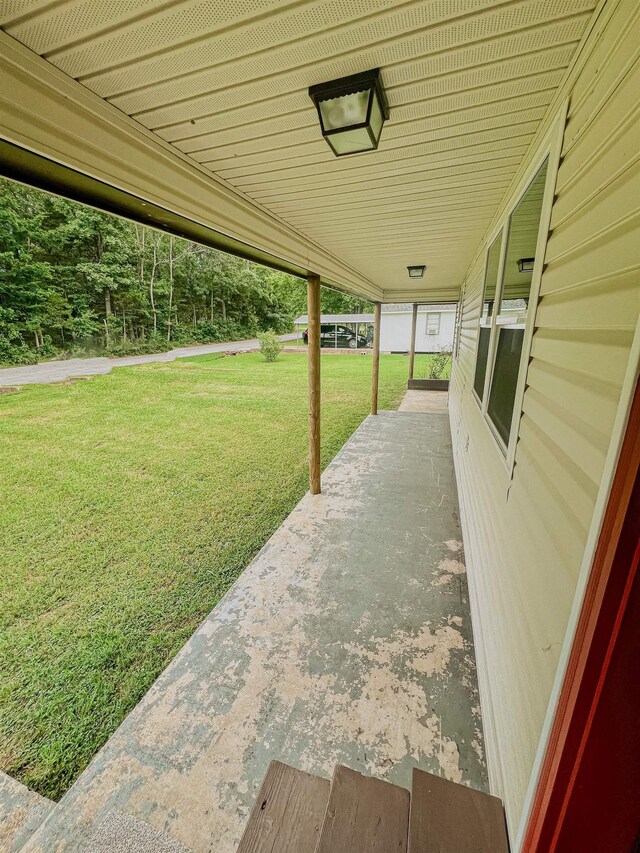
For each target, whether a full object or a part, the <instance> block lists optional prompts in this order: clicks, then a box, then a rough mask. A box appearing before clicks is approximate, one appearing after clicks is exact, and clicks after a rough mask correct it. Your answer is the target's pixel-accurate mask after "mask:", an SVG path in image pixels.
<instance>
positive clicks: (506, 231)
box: [471, 218, 509, 417]
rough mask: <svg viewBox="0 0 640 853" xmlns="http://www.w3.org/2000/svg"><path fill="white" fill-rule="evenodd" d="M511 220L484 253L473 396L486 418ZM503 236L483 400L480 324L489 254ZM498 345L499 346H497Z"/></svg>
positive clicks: (498, 230)
mask: <svg viewBox="0 0 640 853" xmlns="http://www.w3.org/2000/svg"><path fill="white" fill-rule="evenodd" d="M508 224H509V218H507V222H506V223H505V221H504V220H503V219H501V220H500V223H499V224H498V225H497V226H496V228H495V230H494V231H492V232H491V237H490V239H489V240H488V241H487V250H486V252H485V253H484V268H483V269H484V275H483V277H482V292H481V294H480V315H479V317H478V325H477V335H476V347H475V353H474V358H473V378H472V382H471V394H472V396H473V397H474V399H475V401H476V403H477V404H478V405H479V406H480V410H481V412H482V414H483V416H484V417H486V411H487V404H488V402H489V379H490V374H491V373H492V372H493V371H492V370H491V371H490V368H491V365H492V363H493V356H494V352H493V344H494V339H495V340H496V341H497V337H498V336H497V335H496V334H495V332H494V329H495V326H496V317H497V312H496V310H495V306H496V305H498V304H499V303H498V300H499V299H501V298H502V271H503V269H504V262H505V258H506V254H507V248H506V247H507V241H508V239H509V228H508ZM500 234H502V243H501V244H500V257H499V258H498V272H497V275H496V292H495V296H494V300H493V304H494V310H493V312H492V314H491V325H490V326H489V350H488V352H487V364H486V367H485V373H484V388H483V395H482V399H480V397H479V396H478V393H477V391H476V389H475V378H476V366H477V364H478V353H479V350H480V322H481V321H482V312H483V310H484V302H485V299H484V296H485V291H486V287H487V267H488V266H489V252H490V251H491V247H492V246H493V244H494V243H495V241H496V240H497V239H498V237H499V236H500ZM496 345H497V344H496Z"/></svg>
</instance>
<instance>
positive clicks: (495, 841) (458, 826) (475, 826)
mask: <svg viewBox="0 0 640 853" xmlns="http://www.w3.org/2000/svg"><path fill="white" fill-rule="evenodd" d="M508 850H509V843H508V841H507V830H506V824H505V819H504V812H503V809H502V801H501V800H499V799H498V798H497V797H492V796H491V795H490V794H483V793H482V792H481V791H475V790H474V789H473V788H467V786H466V785H458V784H456V783H455V782H449V781H448V780H447V779H442V778H441V777H440V776H434V775H433V774H432V773H424V772H423V771H422V770H415V769H414V771H413V786H412V791H411V813H410V818H409V853H508Z"/></svg>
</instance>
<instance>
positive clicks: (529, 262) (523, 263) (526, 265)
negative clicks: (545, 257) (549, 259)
mask: <svg viewBox="0 0 640 853" xmlns="http://www.w3.org/2000/svg"><path fill="white" fill-rule="evenodd" d="M535 260H536V259H535V258H520V260H519V261H518V269H519V270H520V272H533V265H534V263H535Z"/></svg>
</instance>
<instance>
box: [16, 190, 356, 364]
mask: <svg viewBox="0 0 640 853" xmlns="http://www.w3.org/2000/svg"><path fill="white" fill-rule="evenodd" d="M321 310H322V312H323V313H327V314H338V313H362V312H370V311H371V310H372V306H371V304H370V303H368V302H365V301H363V300H358V299H356V298H352V297H350V296H347V295H345V294H342V293H340V292H338V291H335V290H331V289H328V288H324V287H323V289H322V301H321ZM305 312H306V287H305V285H304V282H303V281H301V280H300V279H298V278H295V277H293V276H290V275H287V274H286V273H282V272H276V271H273V270H269V269H267V268H266V267H263V266H260V265H259V264H255V263H252V262H250V261H245V260H243V259H241V258H236V257H234V256H232V255H227V254H225V253H223V252H219V251H216V250H215V249H210V248H207V247H204V246H201V245H198V244H196V243H191V242H188V241H187V240H183V239H181V238H178V237H173V236H171V235H169V234H165V233H163V232H160V231H155V230H153V229H151V228H147V227H145V226H144V225H138V224H135V223H133V222H129V221H127V220H124V219H119V218H118V217H115V216H111V215H109V214H105V213H101V212H100V211H97V210H94V209H93V208H90V207H85V206H84V205H81V204H77V203H75V202H70V201H67V200H66V199H62V198H59V197H57V196H52V195H49V194H47V193H44V192H41V191H39V190H33V189H29V188H27V187H24V186H22V185H20V184H16V183H13V182H11V181H7V180H4V179H1V178H0V364H34V363H36V362H38V361H40V360H43V359H47V358H68V357H77V356H86V355H128V354H136V353H151V352H162V351H165V350H169V349H172V348H173V347H175V346H183V345H186V344H191V343H209V342H214V341H232V340H242V339H244V338H252V337H255V336H256V335H257V334H258V333H259V332H260V331H264V330H266V329H272V330H273V331H274V332H276V333H279V334H283V333H285V332H289V331H291V330H292V329H293V320H294V318H295V317H297V316H299V315H300V314H304V313H305Z"/></svg>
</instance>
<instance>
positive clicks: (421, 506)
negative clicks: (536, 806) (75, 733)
mask: <svg viewBox="0 0 640 853" xmlns="http://www.w3.org/2000/svg"><path fill="white" fill-rule="evenodd" d="M482 750H483V743H482V727H481V719H480V708H479V699H478V692H477V684H476V671H475V663H474V652H473V638H472V630H471V620H470V615H469V605H468V596H467V584H466V578H465V565H464V556H463V548H462V542H461V533H460V524H459V519H458V502H457V495H456V487H455V479H454V472H453V462H452V452H451V439H450V433H449V423H448V418H446V417H442V415H441V414H413V413H402V412H385V413H381V414H380V415H378V416H377V417H370V418H368V419H367V420H366V421H365V422H364V423H363V424H362V425H361V427H360V428H359V429H358V430H357V431H356V432H355V433H354V435H353V436H352V438H351V439H350V440H349V442H348V443H347V444H346V445H345V447H344V448H343V449H342V451H341V452H340V454H339V455H338V456H337V457H336V459H335V460H334V461H333V462H332V463H331V465H330V466H329V467H328V469H327V471H326V472H325V473H324V475H323V493H322V494H321V495H318V496H314V497H312V496H311V495H307V496H306V497H305V498H304V499H303V500H302V501H301V502H300V504H299V505H298V506H297V507H296V509H295V510H294V511H293V512H292V513H291V515H290V516H289V517H288V518H287V520H286V521H285V522H284V524H283V525H282V526H281V527H280V529H279V530H278V531H277V532H276V533H275V534H274V536H273V537H272V538H271V539H270V540H269V542H268V543H267V544H266V545H265V547H264V548H263V549H262V551H261V552H260V553H259V555H258V556H257V557H256V558H255V560H254V561H253V562H252V563H251V565H250V566H249V567H248V568H247V569H246V571H245V572H244V573H243V575H242V576H241V577H240V578H239V580H238V581H237V582H236V584H235V586H234V587H233V588H232V589H231V590H230V592H229V593H227V595H226V596H225V598H224V599H223V600H222V601H221V602H220V604H219V605H218V606H217V607H216V608H215V610H214V611H213V612H212V613H211V614H210V615H209V617H208V618H207V619H206V620H205V622H204V623H203V624H202V625H201V627H200V628H199V629H198V631H197V632H196V633H195V634H194V635H193V637H192V638H191V640H190V641H189V642H188V643H187V645H186V646H185V648H184V649H183V650H182V651H181V652H180V653H179V655H178V656H177V657H176V658H175V659H174V661H173V662H172V664H171V665H170V666H169V668H168V669H167V670H166V671H165V673H164V674H163V675H162V676H161V677H160V678H159V679H158V681H157V682H156V684H155V685H154V686H153V687H152V689H151V690H150V691H149V693H148V694H147V696H146V697H145V698H144V699H143V700H142V701H141V703H140V704H139V705H138V707H137V708H136V709H135V710H134V711H133V712H132V713H131V714H130V716H129V717H128V718H127V719H126V720H125V722H124V723H123V724H122V726H121V727H120V728H119V730H118V731H117V732H116V734H115V735H114V736H113V737H112V738H111V740H110V741H109V742H108V743H107V745H106V746H105V747H104V748H103V750H102V751H101V752H100V753H99V754H98V756H97V757H96V758H95V759H94V760H93V762H92V763H91V764H90V765H89V767H88V769H87V770H86V771H85V772H84V773H83V774H82V776H81V777H80V778H79V780H78V781H77V782H76V784H75V785H74V786H73V787H72V788H71V790H70V791H69V792H68V793H67V794H66V795H65V797H64V798H63V799H62V801H61V802H60V803H59V805H58V807H57V808H56V809H55V811H54V813H53V814H52V815H51V817H50V818H49V819H48V820H47V822H46V823H45V824H44V825H43V827H42V828H41V830H40V832H39V833H37V834H36V835H35V836H34V837H33V838H32V840H31V843H30V844H29V845H27V847H26V848H25V850H28V851H36V850H37V851H47V853H48V852H49V851H52V850H56V851H77V850H81V849H83V848H84V846H85V845H86V843H87V841H88V840H89V839H90V838H91V835H92V833H93V832H94V830H95V827H96V826H97V825H99V824H100V822H101V821H102V820H103V819H104V818H105V816H106V815H107V814H108V813H109V812H112V811H115V810H118V811H123V812H126V813H128V814H130V815H132V816H135V817H136V818H138V819H140V820H144V821H146V822H147V823H149V824H151V825H152V826H154V827H155V828H157V829H158V830H160V831H162V832H165V833H167V834H169V835H171V836H172V837H173V838H175V839H177V840H179V841H180V842H181V843H183V844H184V845H185V846H187V847H188V848H190V849H191V850H193V851H195V853H213V851H215V853H232V851H234V850H235V848H236V846H237V844H238V841H239V839H240V836H241V833H242V829H243V827H244V824H245V821H246V818H247V816H248V814H249V811H250V809H251V806H252V803H253V799H254V797H255V795H256V793H257V791H258V789H259V786H260V783H261V781H262V778H263V776H264V774H265V772H266V769H267V766H268V764H269V761H270V760H271V759H274V758H275V759H279V760H281V761H284V762H286V763H288V764H291V765H293V766H295V767H298V768H300V769H302V770H305V771H307V772H310V773H316V774H318V775H321V776H325V777H329V776H330V775H331V773H332V771H333V768H334V766H335V765H336V764H338V763H341V764H346V765H348V766H349V767H352V768H353V769H354V770H358V771H361V772H364V773H367V774H371V775H373V776H376V777H379V778H381V779H387V780H389V781H391V782H395V783H396V784H399V785H403V786H405V787H409V786H410V781H411V772H412V768H413V767H419V768H421V769H424V770H427V771H430V772H433V773H438V774H441V775H442V776H444V777H446V778H447V779H452V780H455V781H458V782H464V783H467V784H470V785H472V786H474V787H476V788H480V789H486V784H487V780H486V772H485V765H484V761H483V754H482Z"/></svg>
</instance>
